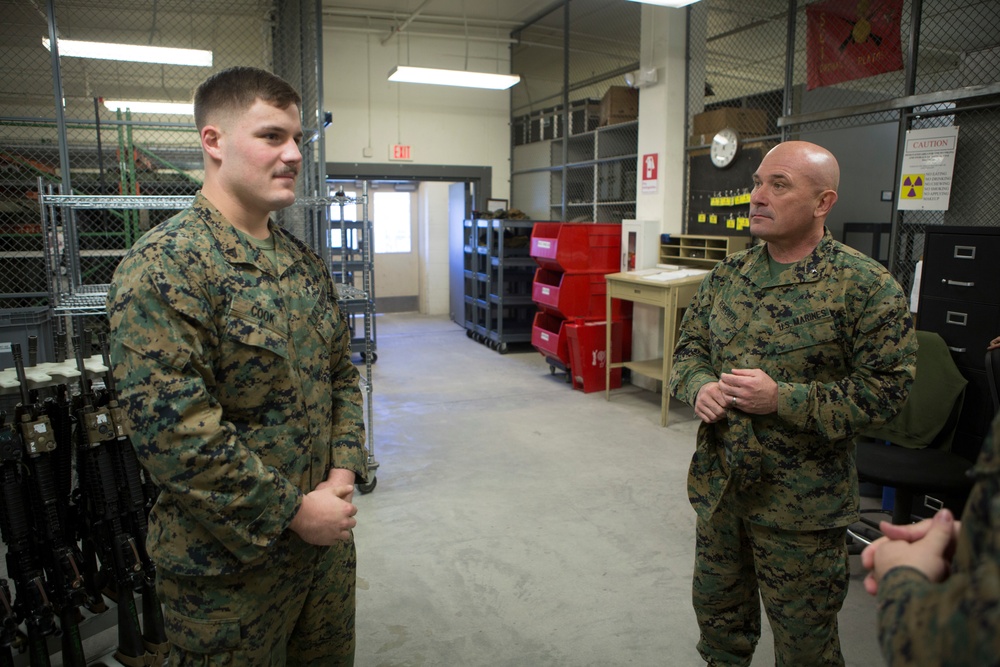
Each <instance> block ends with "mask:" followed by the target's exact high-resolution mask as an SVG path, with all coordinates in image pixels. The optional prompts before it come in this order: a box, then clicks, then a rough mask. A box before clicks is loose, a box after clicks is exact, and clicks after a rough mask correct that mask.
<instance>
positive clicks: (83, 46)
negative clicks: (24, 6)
mask: <svg viewBox="0 0 1000 667" xmlns="http://www.w3.org/2000/svg"><path fill="white" fill-rule="evenodd" d="M42 46H44V47H45V48H46V49H49V50H50V51H51V50H52V49H51V47H50V46H49V38H48V37H42ZM58 46H59V55H60V56H65V57H67V58H96V59H97V60H125V61H128V62H135V63H160V64H163V65H193V66H197V67H211V66H212V52H211V51H202V50H200V49H172V48H169V47H166V46H142V45H141V44H113V43H111V42H80V41H77V40H73V39H60V40H59V42H58Z"/></svg>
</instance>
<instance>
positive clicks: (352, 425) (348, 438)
mask: <svg viewBox="0 0 1000 667" xmlns="http://www.w3.org/2000/svg"><path fill="white" fill-rule="evenodd" d="M330 289H331V290H332V291H331V294H336V289H335V288H334V286H333V281H332V280H331V281H330ZM334 307H335V308H338V309H339V308H340V305H339V304H337V303H336V300H335V301H334ZM337 320H338V322H339V324H338V330H337V332H336V334H335V336H334V344H335V345H336V346H337V348H338V350H337V352H338V353H337V354H331V355H330V358H331V359H332V360H335V361H332V362H331V364H332V366H333V367H332V369H331V370H332V374H331V375H332V377H333V387H332V388H331V390H332V395H333V420H334V424H333V437H332V442H331V451H332V456H331V457H330V460H331V466H332V467H333V468H343V469H346V470H351V471H353V472H354V475H355V477H356V478H357V481H358V482H359V483H364V482H367V481H369V480H368V452H367V450H366V448H365V439H366V433H365V422H364V410H363V409H362V394H361V388H360V387H359V386H358V369H357V368H356V367H355V366H354V364H353V363H352V362H351V354H350V351H351V332H350V329H349V327H348V324H347V318H345V317H343V316H340V317H338V318H337Z"/></svg>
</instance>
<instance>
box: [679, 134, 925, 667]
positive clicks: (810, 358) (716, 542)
mask: <svg viewBox="0 0 1000 667" xmlns="http://www.w3.org/2000/svg"><path fill="white" fill-rule="evenodd" d="M839 184H840V167H839V166H838V164H837V160H836V158H835V157H834V156H833V154H832V153H830V151H828V150H827V149H825V148H823V147H821V146H818V145H816V144H812V143H808V142H804V141H788V142H785V143H782V144H778V145H777V146H775V147H774V148H773V149H771V150H770V151H769V152H768V153H767V154H766V155H765V156H764V158H763V160H761V163H760V166H759V167H758V168H757V171H756V172H755V173H754V175H753V192H752V194H751V197H750V232H751V234H752V235H753V236H754V237H756V238H757V239H759V240H760V241H762V243H759V244H757V245H755V246H753V247H751V248H749V249H748V250H746V251H743V252H740V253H736V254H733V255H730V256H729V257H727V258H726V259H724V260H723V261H721V262H719V264H718V265H716V267H715V268H714V269H713V270H712V271H711V272H710V273H709V274H708V276H707V277H706V278H705V280H704V282H703V283H702V284H701V287H700V288H699V291H698V293H697V294H696V295H695V297H694V298H693V299H692V301H691V304H690V307H689V308H688V309H687V312H686V313H685V315H684V319H683V321H682V323H681V332H680V337H679V340H678V343H677V347H676V349H675V350H674V364H673V372H672V376H671V379H670V391H671V392H672V394H673V395H674V396H676V397H677V398H679V399H681V400H683V401H685V402H687V403H689V404H690V405H692V406H693V407H694V411H695V414H696V415H697V417H698V418H699V419H700V420H701V425H700V426H699V428H698V436H697V445H696V448H695V453H694V455H693V457H692V460H691V465H690V469H689V473H688V495H689V498H690V501H691V505H692V506H693V507H694V509H695V512H696V513H697V520H696V529H695V531H696V549H695V567H694V581H693V584H692V594H693V602H694V609H695V615H696V617H697V619H698V625H699V628H700V631H701V633H700V639H699V642H698V651H699V653H700V654H701V656H702V657H703V658H704V659H705V661H706V662H707V663H708V664H710V665H749V664H750V662H751V659H752V657H753V653H754V649H755V647H756V645H757V641H758V640H759V639H760V632H761V616H760V607H761V600H762V601H763V606H764V610H765V612H766V613H767V617H768V621H769V622H770V624H771V628H772V630H773V634H774V652H775V660H776V663H777V664H778V665H809V666H810V667H819V666H824V665H830V666H839V665H843V664H844V658H843V655H842V653H841V649H840V639H839V636H838V628H837V612H839V611H840V608H841V606H842V605H843V602H844V598H845V596H846V594H847V586H848V581H849V574H850V571H849V567H848V555H847V540H846V538H847V535H846V531H847V526H848V525H850V524H851V523H852V522H853V521H855V520H856V519H857V518H858V509H859V504H860V503H859V495H858V482H857V474H856V472H855V464H854V456H855V438H856V436H857V434H858V433H860V432H862V431H864V430H867V429H870V428H873V427H876V426H879V425H881V424H883V423H885V422H886V421H888V420H889V419H891V418H892V417H893V416H894V415H895V414H896V413H897V412H898V411H899V409H900V408H901V407H902V405H903V402H904V401H905V400H906V397H907V395H908V392H909V387H910V384H911V383H912V381H913V374H914V369H915V365H916V350H917V343H916V336H915V333H914V330H913V322H912V320H911V318H910V313H909V309H908V307H907V300H906V297H905V295H904V294H903V291H902V290H901V289H900V287H899V285H898V284H897V283H896V281H895V280H894V279H893V278H892V276H891V275H890V274H889V273H888V271H886V269H885V268H884V267H883V266H882V265H881V264H879V263H878V262H876V261H875V260H873V259H871V258H869V257H867V256H865V255H863V254H861V253H859V252H857V251H855V250H853V249H851V248H849V247H847V246H845V245H843V244H842V243H840V242H838V241H835V240H834V239H833V237H832V236H831V234H830V231H829V230H828V229H827V227H826V219H827V216H828V215H829V213H830V210H831V209H832V208H833V206H834V204H836V202H837V197H838V193H837V191H838V187H839Z"/></svg>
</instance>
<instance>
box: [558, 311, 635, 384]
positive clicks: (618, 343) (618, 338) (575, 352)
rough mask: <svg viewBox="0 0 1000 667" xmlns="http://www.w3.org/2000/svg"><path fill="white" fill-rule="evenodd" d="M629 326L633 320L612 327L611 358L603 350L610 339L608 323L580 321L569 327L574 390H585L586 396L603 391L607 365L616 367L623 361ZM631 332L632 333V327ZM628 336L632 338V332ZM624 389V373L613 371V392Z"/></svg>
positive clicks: (619, 322) (612, 324)
mask: <svg viewBox="0 0 1000 667" xmlns="http://www.w3.org/2000/svg"><path fill="white" fill-rule="evenodd" d="M626 325H631V320H626V321H618V322H612V323H611V354H610V355H608V353H607V351H606V350H605V349H604V346H605V343H606V339H605V336H606V335H607V322H606V321H581V320H577V321H574V322H570V323H568V324H567V325H566V338H567V345H568V347H569V358H570V369H571V371H570V377H571V378H572V380H573V389H582V390H583V393H585V394H589V393H591V392H595V391H604V388H605V387H604V376H605V373H606V370H607V365H608V362H609V361H610V362H611V363H616V364H617V363H620V362H621V360H622V336H623V335H624V329H625V328H626ZM628 328H629V329H631V327H630V326H629V327H628ZM629 335H630V336H631V332H629ZM609 356H610V357H611V358H610V359H608V357H609ZM621 386H622V369H621V368H612V369H611V388H612V389H618V388H619V387H621Z"/></svg>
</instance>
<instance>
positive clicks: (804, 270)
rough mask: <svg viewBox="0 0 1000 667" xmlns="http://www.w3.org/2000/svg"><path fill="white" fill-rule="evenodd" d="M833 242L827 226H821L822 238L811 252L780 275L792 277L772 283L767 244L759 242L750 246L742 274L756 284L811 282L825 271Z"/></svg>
mask: <svg viewBox="0 0 1000 667" xmlns="http://www.w3.org/2000/svg"><path fill="white" fill-rule="evenodd" d="M832 244H833V234H831V233H830V230H829V229H828V228H827V227H825V226H824V227H823V238H821V239H820V240H819V243H818V244H817V245H816V247H815V248H814V249H813V251H812V254H810V255H809V256H808V257H805V258H803V259H801V260H799V261H798V262H796V263H795V264H794V265H793V266H792V267H791V269H790V270H787V271H783V272H782V275H783V276H784V275H791V276H794V278H793V279H786V280H782V281H781V282H778V283H772V280H771V269H770V266H769V265H768V257H767V250H766V247H767V244H766V243H760V244H758V245H756V246H754V247H753V248H751V249H750V250H749V251H748V252H747V254H746V256H745V261H744V264H743V274H744V275H745V276H747V277H748V278H749V279H750V280H752V281H753V282H754V283H755V284H756V285H761V286H763V285H771V286H774V285H789V284H794V283H811V282H815V281H817V280H819V279H820V278H821V277H822V276H823V274H824V273H825V268H826V265H827V264H828V263H829V262H828V257H829V253H830V249H831V245H832Z"/></svg>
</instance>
